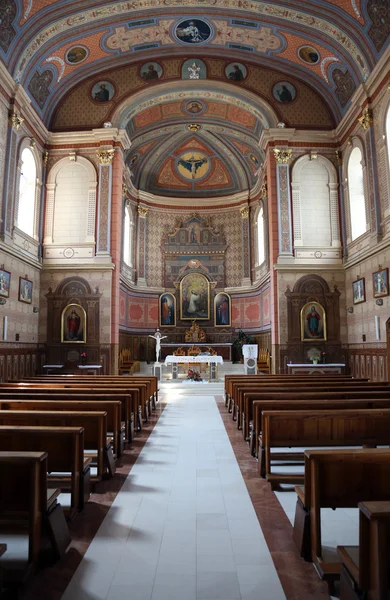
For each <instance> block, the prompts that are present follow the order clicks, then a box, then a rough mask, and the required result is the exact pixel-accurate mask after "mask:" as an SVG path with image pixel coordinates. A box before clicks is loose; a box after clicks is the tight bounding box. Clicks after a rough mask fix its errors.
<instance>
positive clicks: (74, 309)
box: [61, 304, 87, 344]
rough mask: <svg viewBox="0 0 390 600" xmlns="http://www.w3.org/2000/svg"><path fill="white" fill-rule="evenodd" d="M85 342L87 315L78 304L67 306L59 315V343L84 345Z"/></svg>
mask: <svg viewBox="0 0 390 600" xmlns="http://www.w3.org/2000/svg"><path fill="white" fill-rule="evenodd" d="M86 341H87V314H86V312H85V310H84V308H83V307H82V306H80V304H68V306H65V308H64V310H63V311H62V315H61V342H63V343H67V344H70V343H72V344H85V343H86Z"/></svg>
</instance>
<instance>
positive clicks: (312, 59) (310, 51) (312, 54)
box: [298, 46, 320, 65]
mask: <svg viewBox="0 0 390 600" xmlns="http://www.w3.org/2000/svg"><path fill="white" fill-rule="evenodd" d="M298 55H299V58H300V59H301V60H303V62H305V63H307V64H309V65H315V64H317V63H318V61H319V60H320V55H319V53H318V52H317V50H316V49H315V48H313V46H301V48H299V50H298Z"/></svg>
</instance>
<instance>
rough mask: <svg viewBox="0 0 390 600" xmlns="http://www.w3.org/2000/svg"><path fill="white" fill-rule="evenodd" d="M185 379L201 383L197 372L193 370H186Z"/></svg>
mask: <svg viewBox="0 0 390 600" xmlns="http://www.w3.org/2000/svg"><path fill="white" fill-rule="evenodd" d="M187 379H190V380H191V381H202V378H201V376H200V373H199V371H195V370H194V369H188V374H187Z"/></svg>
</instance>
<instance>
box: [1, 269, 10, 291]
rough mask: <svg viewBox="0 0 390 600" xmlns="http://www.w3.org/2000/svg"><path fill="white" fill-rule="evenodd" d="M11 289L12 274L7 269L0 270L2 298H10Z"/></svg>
mask: <svg viewBox="0 0 390 600" xmlns="http://www.w3.org/2000/svg"><path fill="white" fill-rule="evenodd" d="M10 289H11V273H10V272H9V271H6V270H5V269H0V296H2V297H3V298H9V291H10Z"/></svg>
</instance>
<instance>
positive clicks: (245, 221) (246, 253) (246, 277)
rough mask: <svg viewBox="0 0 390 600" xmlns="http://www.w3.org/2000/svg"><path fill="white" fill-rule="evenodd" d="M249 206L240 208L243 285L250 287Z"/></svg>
mask: <svg viewBox="0 0 390 600" xmlns="http://www.w3.org/2000/svg"><path fill="white" fill-rule="evenodd" d="M249 210H250V209H249V206H242V207H241V208H240V213H241V219H242V274H243V277H242V279H241V286H243V287H248V286H250V285H251V275H250V268H251V261H250V256H251V250H250V234H249Z"/></svg>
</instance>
